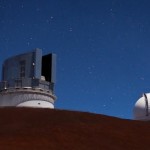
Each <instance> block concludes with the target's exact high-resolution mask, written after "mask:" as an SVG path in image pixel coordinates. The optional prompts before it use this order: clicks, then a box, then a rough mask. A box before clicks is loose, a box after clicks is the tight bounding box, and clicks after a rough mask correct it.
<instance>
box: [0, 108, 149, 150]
mask: <svg viewBox="0 0 150 150" xmlns="http://www.w3.org/2000/svg"><path fill="white" fill-rule="evenodd" d="M149 147H150V122H142V121H132V120H125V119H119V118H115V117H109V116H104V115H97V114H91V113H85V112H73V111H64V110H51V109H34V108H32V109H29V108H0V149H1V150H30V149H31V150H149V149H150V148H149Z"/></svg>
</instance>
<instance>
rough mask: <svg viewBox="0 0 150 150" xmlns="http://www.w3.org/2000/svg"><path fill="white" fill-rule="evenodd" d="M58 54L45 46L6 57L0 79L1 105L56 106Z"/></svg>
mask: <svg viewBox="0 0 150 150" xmlns="http://www.w3.org/2000/svg"><path fill="white" fill-rule="evenodd" d="M55 76H56V55H55V54H48V55H44V56H43V55H42V50H40V49H35V50H33V51H31V52H28V53H25V54H20V55H17V56H13V57H11V58H8V59H6V60H5V61H4V63H3V67H2V80H1V82H0V106H22V107H41V108H43V107H44V108H45V107H46V108H54V101H55V99H56V97H55V95H54V84H55Z"/></svg>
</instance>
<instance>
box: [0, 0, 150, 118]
mask: <svg viewBox="0 0 150 150" xmlns="http://www.w3.org/2000/svg"><path fill="white" fill-rule="evenodd" d="M34 48H41V49H42V50H43V54H47V53H50V52H53V53H56V54H57V82H56V86H55V94H56V95H57V101H56V103H55V107H56V108H59V109H67V110H78V111H86V112H92V113H98V114H105V115H109V116H116V117H121V118H129V119H131V118H132V110H133V107H134V104H135V102H136V101H137V99H138V98H139V97H140V96H141V95H142V93H143V92H149V91H150V1H149V0H0V64H2V62H3V61H4V59H6V58H8V57H10V56H13V55H17V54H20V53H24V52H27V51H30V50H32V49H34ZM0 70H1V67H0Z"/></svg>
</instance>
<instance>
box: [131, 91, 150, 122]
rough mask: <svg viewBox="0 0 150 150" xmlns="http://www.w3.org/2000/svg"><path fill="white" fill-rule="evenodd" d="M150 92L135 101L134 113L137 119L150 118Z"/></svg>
mask: <svg viewBox="0 0 150 150" xmlns="http://www.w3.org/2000/svg"><path fill="white" fill-rule="evenodd" d="M149 108H150V93H147V94H143V96H142V97H141V98H140V99H139V100H138V101H137V102H136V103H135V107H134V110H133V115H134V119H135V120H150V110H149Z"/></svg>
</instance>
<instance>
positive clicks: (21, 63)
mask: <svg viewBox="0 0 150 150" xmlns="http://www.w3.org/2000/svg"><path fill="white" fill-rule="evenodd" d="M24 77H25V60H22V61H20V78H24Z"/></svg>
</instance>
